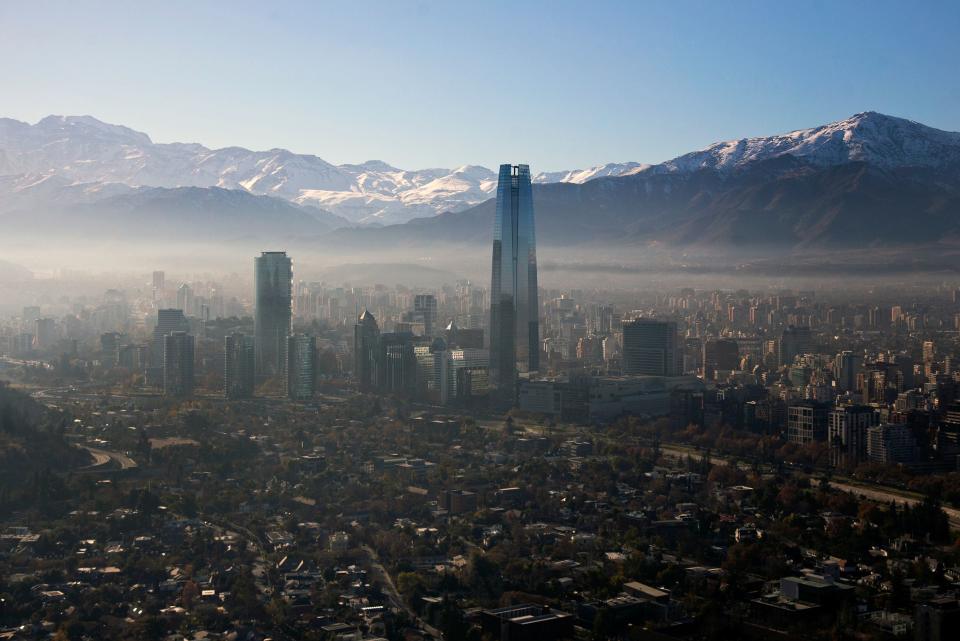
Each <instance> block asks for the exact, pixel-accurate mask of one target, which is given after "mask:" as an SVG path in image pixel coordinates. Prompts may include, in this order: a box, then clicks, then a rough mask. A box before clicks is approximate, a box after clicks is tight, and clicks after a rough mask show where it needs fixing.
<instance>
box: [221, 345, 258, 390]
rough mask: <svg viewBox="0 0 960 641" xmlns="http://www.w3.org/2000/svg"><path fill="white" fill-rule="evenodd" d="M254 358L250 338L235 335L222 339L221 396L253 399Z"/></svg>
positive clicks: (254, 379)
mask: <svg viewBox="0 0 960 641" xmlns="http://www.w3.org/2000/svg"><path fill="white" fill-rule="evenodd" d="M255 381H256V357H255V346H254V340H253V337H252V336H245V335H244V334H240V333H236V334H230V335H228V336H225V337H224V339H223V395H224V397H226V398H229V399H240V398H253V391H254V385H255Z"/></svg>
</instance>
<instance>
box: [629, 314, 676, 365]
mask: <svg viewBox="0 0 960 641" xmlns="http://www.w3.org/2000/svg"><path fill="white" fill-rule="evenodd" d="M622 354H623V356H622V359H623V373H624V374H627V375H628V376H677V375H678V374H679V358H680V352H679V350H678V349H677V324H676V323H674V322H672V321H658V320H653V319H650V318H636V319H633V320H629V321H624V322H623V348H622Z"/></svg>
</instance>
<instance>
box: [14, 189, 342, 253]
mask: <svg viewBox="0 0 960 641" xmlns="http://www.w3.org/2000/svg"><path fill="white" fill-rule="evenodd" d="M0 221H2V223H3V225H4V229H5V230H6V232H7V233H8V234H9V235H10V236H11V237H17V238H20V239H23V238H28V239H29V238H34V239H37V240H44V241H52V240H58V239H59V240H62V239H84V238H87V239H97V240H111V239H113V240H123V241H130V242H133V241H141V242H143V241H149V242H154V241H162V242H170V241H180V242H187V241H189V242H199V241H204V242H211V243H218V242H225V241H235V240H240V239H257V240H258V241H261V242H263V243H266V244H269V243H271V242H278V241H285V240H289V239H291V238H302V237H305V236H306V237H310V236H320V235H324V234H327V233H329V232H330V231H331V230H332V229H335V228H337V227H341V226H344V225H349V222H348V221H346V220H344V219H342V218H340V217H338V216H335V215H333V214H331V213H329V212H325V211H322V210H320V209H317V208H314V207H303V206H299V205H295V204H293V203H289V202H286V201H284V200H280V199H278V198H270V197H267V196H254V195H253V194H250V193H248V192H245V191H242V190H228V189H221V188H219V187H208V188H201V187H177V188H173V189H167V188H163V187H154V188H141V189H134V190H130V191H129V192H126V193H122V194H119V195H113V196H108V197H106V198H103V199H100V200H96V201H94V202H67V203H64V204H57V203H54V204H51V205H48V206H45V207H30V208H28V209H19V210H14V211H10V212H7V213H6V214H4V215H3V216H2V217H0Z"/></svg>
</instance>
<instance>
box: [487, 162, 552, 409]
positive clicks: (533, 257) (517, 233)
mask: <svg viewBox="0 0 960 641" xmlns="http://www.w3.org/2000/svg"><path fill="white" fill-rule="evenodd" d="M518 367H519V369H520V370H521V371H535V370H537V369H539V368H540V305H539V303H538V300H537V244H536V239H535V236H534V226H533V188H532V186H531V184H530V167H529V166H527V165H500V181H499V183H498V184H497V212H496V217H495V219H494V223H493V274H492V277H491V284H490V385H491V388H492V389H491V391H492V393H493V394H494V396H495V397H497V398H498V399H499V400H500V401H508V400H509V401H511V402H512V401H513V399H514V395H515V392H514V390H515V384H516V374H517V369H518Z"/></svg>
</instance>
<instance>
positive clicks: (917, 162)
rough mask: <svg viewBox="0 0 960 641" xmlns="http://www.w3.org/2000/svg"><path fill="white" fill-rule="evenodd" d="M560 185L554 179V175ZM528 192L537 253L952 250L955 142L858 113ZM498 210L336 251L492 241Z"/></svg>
mask: <svg viewBox="0 0 960 641" xmlns="http://www.w3.org/2000/svg"><path fill="white" fill-rule="evenodd" d="M551 178H552V179H556V178H557V177H556V176H552V177H551ZM564 178H566V179H567V181H568V182H572V183H574V184H572V185H571V184H568V185H560V184H558V183H551V182H545V183H540V184H535V185H534V186H533V197H534V202H535V203H536V218H537V240H538V242H540V243H541V244H542V245H543V246H563V247H569V246H575V245H582V244H591V243H594V244H600V246H602V247H614V246H618V245H624V244H627V245H629V244H638V245H641V244H648V243H655V244H657V245H658V246H675V247H689V246H704V247H708V248H734V249H735V250H736V252H737V256H739V257H741V258H743V257H749V256H751V255H752V254H751V251H752V250H754V249H759V250H760V254H761V255H763V254H765V253H766V252H769V251H770V250H771V249H774V248H775V249H776V252H780V251H782V250H784V249H790V248H800V247H802V248H831V249H835V248H836V249H858V250H863V249H865V248H867V247H875V248H882V247H903V246H922V245H928V244H933V243H943V244H950V243H953V244H960V134H958V133H952V132H947V131H940V130H938V129H933V128H931V127H927V126H925V125H921V124H919V123H916V122H913V121H910V120H904V119H900V118H894V117H890V116H885V115H882V114H878V113H862V114H857V115H855V116H852V117H850V118H847V119H845V120H841V121H839V122H835V123H832V124H829V125H824V126H822V127H815V128H813V129H803V130H799V131H795V132H791V133H788V134H783V135H777V136H770V137H766V138H746V139H743V140H735V141H730V142H721V143H717V144H714V145H710V146H709V147H707V148H706V149H704V150H701V151H696V152H693V153H689V154H685V155H683V156H680V157H678V158H675V159H673V160H670V161H667V162H665V163H661V164H659V165H654V166H652V167H645V168H644V167H640V168H636V169H635V170H634V171H633V172H632V173H626V174H623V175H616V176H606V177H598V178H594V179H591V180H586V181H583V182H579V181H576V180H573V179H571V178H572V176H571V177H566V176H564ZM494 208H495V203H494V201H493V200H488V201H486V202H484V203H481V204H479V205H477V206H475V207H473V208H471V209H468V210H465V211H462V212H459V213H455V214H450V215H447V216H437V217H433V218H430V219H425V220H418V221H412V222H411V223H408V224H405V225H393V226H390V227H386V228H382V229H340V230H337V231H335V232H333V233H332V235H331V238H332V242H335V243H336V244H337V245H338V246H340V245H344V244H347V243H348V242H351V241H353V240H354V239H356V240H358V241H360V240H361V239H362V243H363V246H366V247H371V246H382V247H396V246H400V245H406V246H413V245H415V244H416V243H422V244H424V245H425V246H426V247H432V246H436V245H437V244H438V243H447V244H452V243H456V242H465V243H468V244H470V245H473V246H483V245H484V244H486V243H488V242H489V237H490V220H491V218H492V217H493V215H494Z"/></svg>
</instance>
